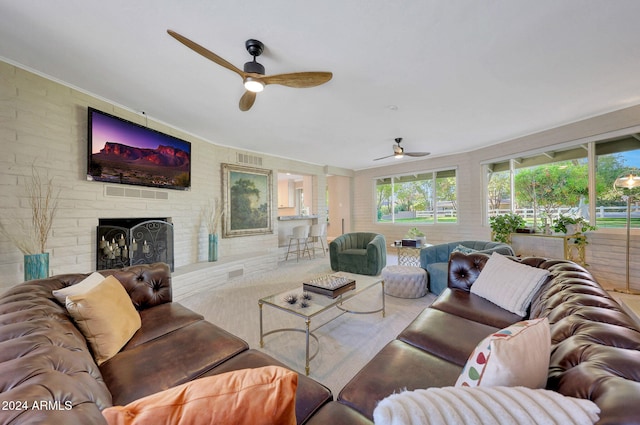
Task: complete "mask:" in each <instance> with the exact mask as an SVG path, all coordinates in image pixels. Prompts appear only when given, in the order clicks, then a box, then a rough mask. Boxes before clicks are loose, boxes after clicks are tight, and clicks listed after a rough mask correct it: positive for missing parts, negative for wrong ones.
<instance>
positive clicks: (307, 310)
mask: <svg viewBox="0 0 640 425" xmlns="http://www.w3.org/2000/svg"><path fill="white" fill-rule="evenodd" d="M334 275H337V276H345V277H349V278H351V279H354V280H355V281H356V287H355V289H353V290H351V291H347V292H345V293H344V294H342V295H339V296H337V297H336V298H331V297H328V296H326V295H322V294H317V293H314V292H309V294H311V299H310V300H304V299H303V297H302V295H303V290H302V283H300V287H298V288H295V289H290V290H287V291H283V292H279V293H277V294H274V295H270V296H268V297H264V298H261V299H260V300H259V301H258V308H259V309H260V347H261V348H262V347H264V337H265V336H267V335H271V334H274V333H277V332H302V333H304V334H305V337H306V338H305V342H306V347H305V367H304V371H305V374H306V375H307V376H309V370H310V367H309V363H310V362H311V360H313V359H314V358H315V357H316V355H317V354H318V351H320V341H319V340H318V337H317V336H316V335H315V334H314V332H315V331H316V330H318V329H320V328H321V327H323V326H324V325H326V324H327V323H330V322H332V321H333V320H335V319H337V318H338V317H341V316H342V315H343V314H345V313H350V314H374V313H380V312H382V317H385V300H384V281H383V280H382V278H381V277H379V276H365V275H359V274H353V273H346V272H337V273H334ZM378 284H379V285H380V293H381V296H382V307H380V308H378V309H376V310H370V311H354V310H349V309H347V308H345V307H344V306H343V305H342V304H343V303H344V302H345V301H347V300H349V299H351V298H353V297H355V296H357V295H358V294H360V293H362V292H364V291H366V290H367V289H370V288H373V287H374V286H376V285H378ZM289 295H295V296H297V298H298V301H297V303H295V304H290V303H288V302H287V301H286V300H285V298H286V297H287V296H289ZM301 301H306V302H307V303H308V305H307V306H306V307H301V306H300V302H301ZM263 305H267V306H271V307H273V308H275V309H278V310H281V311H285V312H287V313H289V314H293V315H295V316H298V317H301V318H303V319H304V323H305V327H304V328H279V329H274V330H270V331H268V332H264V327H263V319H262V306H263ZM332 308H337V309H338V310H341V313H340V314H338V315H337V316H335V317H333V318H331V319H329V320H327V321H326V322H324V323H321V324H320V325H319V326H317V327H315V328H313V329H311V319H312V318H314V317H315V316H317V315H319V314H321V313H324V312H327V311H329V310H331V309H332ZM310 338H313V339H314V340H315V341H316V349H315V351H314V352H313V353H310V350H309V339H310Z"/></svg>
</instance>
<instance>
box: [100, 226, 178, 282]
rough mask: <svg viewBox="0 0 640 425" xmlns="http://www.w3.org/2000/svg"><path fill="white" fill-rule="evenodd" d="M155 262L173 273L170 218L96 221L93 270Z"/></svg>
mask: <svg viewBox="0 0 640 425" xmlns="http://www.w3.org/2000/svg"><path fill="white" fill-rule="evenodd" d="M157 262H162V263H167V264H168V265H169V267H170V268H171V271H174V262H173V223H171V218H170V217H169V218H166V217H165V218H142V217H141V218H101V219H99V220H98V229H97V252H96V270H105V269H114V268H121V267H127V266H133V265H136V264H151V263H157Z"/></svg>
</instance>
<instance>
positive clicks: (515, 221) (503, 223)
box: [489, 213, 526, 243]
mask: <svg viewBox="0 0 640 425" xmlns="http://www.w3.org/2000/svg"><path fill="white" fill-rule="evenodd" d="M525 224H526V222H525V221H524V218H522V217H521V216H519V215H518V214H515V213H506V214H500V215H496V216H493V217H490V218H489V225H490V226H491V239H492V240H494V241H496V242H503V243H511V234H512V233H514V232H515V231H516V230H518V229H520V228H522V227H524V225H525Z"/></svg>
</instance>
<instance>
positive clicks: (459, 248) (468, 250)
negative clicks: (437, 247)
mask: <svg viewBox="0 0 640 425" xmlns="http://www.w3.org/2000/svg"><path fill="white" fill-rule="evenodd" d="M477 251H478V250H477V249H473V248H467V247H466V246H464V245H458V246H456V247H455V248H453V250H452V251H451V252H462V253H463V254H471V253H472V252H477Z"/></svg>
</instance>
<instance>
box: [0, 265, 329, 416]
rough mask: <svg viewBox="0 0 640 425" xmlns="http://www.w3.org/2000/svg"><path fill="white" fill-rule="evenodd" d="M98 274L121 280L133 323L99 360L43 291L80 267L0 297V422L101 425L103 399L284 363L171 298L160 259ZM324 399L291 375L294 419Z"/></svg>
mask: <svg viewBox="0 0 640 425" xmlns="http://www.w3.org/2000/svg"><path fill="white" fill-rule="evenodd" d="M100 273H101V274H102V275H104V276H108V275H114V276H115V277H116V278H117V279H118V280H119V281H120V282H121V283H122V284H123V285H124V286H125V288H126V290H127V292H128V293H129V295H130V297H131V299H132V301H133V303H134V305H135V306H136V308H137V309H138V310H139V312H140V316H141V319H142V328H140V329H139V330H138V332H136V334H135V335H134V336H133V338H132V339H131V340H129V342H128V343H127V344H126V345H125V347H124V348H123V349H122V351H120V352H119V353H118V354H116V355H115V357H113V358H111V359H110V360H108V361H106V362H105V363H103V364H102V365H100V366H99V367H98V366H97V365H96V363H95V362H94V360H93V357H92V355H91V353H90V351H89V349H88V347H87V343H86V341H85V338H84V337H83V335H82V334H81V333H80V331H79V330H78V329H77V328H76V326H75V325H74V323H73V321H72V319H71V317H70V316H69V315H68V313H67V310H66V308H65V306H64V305H62V304H60V303H59V302H58V301H56V299H55V298H54V297H53V295H52V291H53V290H56V289H61V288H63V287H66V286H69V285H74V284H76V283H78V282H80V281H81V280H82V279H84V278H85V277H87V275H83V274H68V275H60V276H54V277H51V278H49V279H43V280H35V281H29V282H25V283H22V284H20V285H17V286H15V287H13V288H11V289H10V290H9V291H7V292H6V293H4V294H3V295H2V296H1V297H0V391H1V393H0V424H22V423H24V424H26V423H29V424H36V423H42V424H45V423H46V424H60V425H74V424H77V425H88V424H91V425H95V424H106V421H105V419H104V418H103V417H102V414H101V413H100V411H101V409H103V408H105V407H109V406H111V405H124V404H127V403H129V402H131V401H133V400H135V399H138V398H140V397H143V396H146V395H148V394H152V393H156V392H158V391H161V390H164V389H166V388H169V387H173V386H175V385H178V384H182V383H185V382H188V381H191V380H194V379H196V378H199V377H203V376H209V375H216V374H220V373H224V372H229V371H233V370H238V369H244V368H255V367H262V366H268V365H279V366H284V365H283V364H282V363H280V362H278V361H277V360H275V359H273V358H272V357H270V356H268V355H265V354H263V353H261V352H259V351H256V350H251V349H249V347H248V345H247V344H246V342H244V341H243V340H241V339H240V338H238V337H236V336H234V335H231V334H230V333H228V332H226V331H224V330H223V329H220V328H219V327H217V326H216V325H214V324H212V323H210V322H207V321H205V320H204V319H203V317H202V316H201V315H199V314H197V313H195V312H193V311H191V310H189V309H187V308H185V307H183V306H182V305H180V304H179V303H174V302H172V298H171V274H170V271H169V268H168V267H167V266H166V265H165V264H153V265H148V266H147V265H144V266H134V267H129V268H127V269H124V270H108V271H107V270H102V271H100ZM331 399H332V395H331V392H330V391H329V389H328V388H326V387H325V386H323V385H321V384H319V383H317V382H315V381H313V380H312V379H309V378H307V377H305V376H303V375H299V377H298V389H297V392H296V416H297V419H298V423H299V424H301V423H304V422H305V421H306V420H307V419H308V418H309V417H310V416H311V415H313V414H314V413H315V411H316V410H318V409H319V408H320V407H321V406H322V405H323V404H325V403H326V402H328V401H330V400H331ZM34 403H35V404H34ZM34 406H35V408H34Z"/></svg>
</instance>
